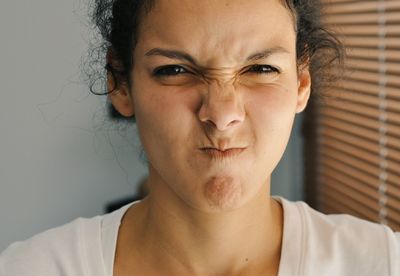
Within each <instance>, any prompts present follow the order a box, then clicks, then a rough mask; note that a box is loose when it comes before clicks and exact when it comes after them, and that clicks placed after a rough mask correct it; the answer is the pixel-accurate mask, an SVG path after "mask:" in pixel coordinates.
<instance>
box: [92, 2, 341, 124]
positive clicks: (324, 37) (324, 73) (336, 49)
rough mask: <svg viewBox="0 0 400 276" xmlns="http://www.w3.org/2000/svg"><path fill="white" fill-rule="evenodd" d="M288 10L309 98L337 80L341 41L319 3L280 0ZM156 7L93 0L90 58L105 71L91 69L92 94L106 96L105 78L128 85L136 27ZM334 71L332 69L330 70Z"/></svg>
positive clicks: (116, 113) (147, 4)
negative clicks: (96, 35)
mask: <svg viewBox="0 0 400 276" xmlns="http://www.w3.org/2000/svg"><path fill="white" fill-rule="evenodd" d="M282 1H283V4H284V5H285V6H286V8H287V9H288V10H289V11H290V13H291V15H292V17H293V20H294V24H295V29H296V32H297V41H296V51H297V65H298V68H301V66H302V65H308V66H309V68H310V74H311V79H312V93H311V94H312V96H317V97H318V96H320V93H318V92H319V91H320V90H321V88H322V87H325V86H329V85H330V84H331V83H332V82H333V81H334V80H335V79H336V77H337V72H340V71H341V70H337V68H338V67H342V60H343V53H344V51H343V47H342V44H341V43H340V41H339V40H338V39H337V38H336V37H335V35H333V34H332V33H331V32H330V31H328V30H327V29H325V28H324V26H323V24H322V21H321V4H320V3H319V1H318V0H282ZM154 4H155V0H92V4H91V6H90V7H91V9H92V11H93V12H92V15H91V17H92V21H93V23H94V24H95V26H96V27H97V28H98V30H99V32H100V34H101V36H102V41H101V42H100V46H99V47H98V48H96V49H95V51H96V52H97V53H96V54H95V55H92V57H96V58H97V59H96V60H95V61H94V60H92V62H98V64H99V65H100V66H101V67H100V68H103V69H104V70H105V71H103V72H102V73H100V72H98V71H96V70H93V68H95V67H93V66H91V68H92V70H91V71H92V72H91V73H89V80H90V89H91V92H92V93H94V94H97V95H106V94H109V93H112V92H113V90H111V91H107V89H106V88H105V86H104V85H103V86H101V87H102V90H103V91H102V92H98V91H96V90H97V89H96V88H95V87H97V86H96V82H98V81H101V82H103V84H105V83H106V80H105V78H106V75H107V74H111V76H112V77H113V78H114V83H115V88H116V87H118V85H119V84H121V83H123V82H126V83H128V84H129V85H130V82H131V80H130V77H129V76H130V73H131V70H132V67H133V62H134V60H133V49H134V48H135V45H136V43H137V40H138V26H139V24H140V20H141V18H143V16H145V15H146V14H147V13H148V12H149V11H151V9H152V7H153V6H154ZM107 53H111V54H112V57H113V60H117V61H118V66H115V65H114V66H113V65H112V64H111V63H109V62H107V61H106V55H107ZM332 68H335V70H332ZM99 74H101V76H99ZM109 107H110V115H111V117H114V118H117V117H120V115H119V114H118V112H117V111H116V110H115V109H114V108H113V107H112V105H111V104H110V105H109Z"/></svg>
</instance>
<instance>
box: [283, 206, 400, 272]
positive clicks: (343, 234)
mask: <svg viewBox="0 0 400 276" xmlns="http://www.w3.org/2000/svg"><path fill="white" fill-rule="evenodd" d="M283 203H284V207H285V208H284V209H285V212H286V211H288V212H289V214H288V215H289V216H291V217H293V216H299V219H298V222H299V224H301V225H298V226H297V227H298V230H299V231H300V227H301V231H302V232H303V234H302V235H301V238H300V239H301V240H302V241H301V246H299V247H301V255H302V257H301V258H302V261H301V262H302V264H301V266H302V271H304V273H305V274H304V275H349V276H350V275H371V276H372V275H388V276H390V275H393V276H394V275H400V233H395V232H393V231H392V230H391V229H390V228H388V227H387V226H384V225H380V224H377V223H372V222H369V221H366V220H362V219H359V218H356V217H354V216H350V215H326V214H323V213H321V212H318V211H316V210H314V209H312V208H311V207H309V206H308V205H307V204H306V203H304V202H290V201H287V200H283ZM285 214H286V213H285ZM292 226H294V225H292ZM292 228H293V227H292ZM290 231H297V230H296V229H291V230H290Z"/></svg>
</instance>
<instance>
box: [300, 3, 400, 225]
mask: <svg viewBox="0 0 400 276" xmlns="http://www.w3.org/2000/svg"><path fill="white" fill-rule="evenodd" d="M322 4H323V5H324V7H325V9H324V15H323V17H322V21H323V22H324V23H325V25H326V27H328V29H331V30H333V31H334V33H335V34H336V35H337V37H338V39H339V40H341V41H342V42H343V44H344V45H345V47H346V60H345V66H344V72H343V75H341V74H338V75H339V76H342V78H341V80H340V81H339V82H338V83H337V84H336V85H334V86H333V87H331V88H330V89H329V90H325V91H324V93H325V95H326V96H327V98H325V100H324V101H323V102H322V103H320V104H319V105H318V106H315V105H312V106H313V110H312V112H310V117H308V119H307V121H306V123H307V124H306V126H307V127H308V126H315V128H316V129H314V130H313V131H310V132H305V133H306V135H307V136H311V135H312V136H313V139H311V140H310V142H307V143H306V146H307V148H306V152H310V155H312V157H310V158H307V157H306V159H307V160H308V162H307V163H306V165H307V164H309V165H307V170H306V175H307V179H308V181H309V180H311V183H312V184H311V185H310V186H309V188H308V190H307V191H310V190H312V189H313V190H314V191H315V193H316V194H315V199H311V201H310V202H317V203H318V205H317V206H319V207H320V210H325V211H328V212H341V213H348V214H353V215H356V216H359V217H361V218H364V219H368V220H372V221H376V222H382V223H385V224H387V225H389V226H390V227H394V229H398V230H400V27H399V26H400V0H385V1H368V0H362V1H349V0H323V2H322ZM307 130H308V128H307ZM315 135H316V136H315ZM306 141H307V140H306ZM309 172H314V173H315V177H310V176H309V174H308V173H309ZM313 181H314V182H313Z"/></svg>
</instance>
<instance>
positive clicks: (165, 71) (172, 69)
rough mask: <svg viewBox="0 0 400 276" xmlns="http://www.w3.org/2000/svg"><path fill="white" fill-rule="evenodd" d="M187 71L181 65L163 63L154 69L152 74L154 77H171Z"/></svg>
mask: <svg viewBox="0 0 400 276" xmlns="http://www.w3.org/2000/svg"><path fill="white" fill-rule="evenodd" d="M186 73H189V71H187V70H186V69H185V68H184V67H183V66H181V65H165V66H160V67H157V68H156V69H154V71H153V76H155V77H172V76H178V75H180V74H186Z"/></svg>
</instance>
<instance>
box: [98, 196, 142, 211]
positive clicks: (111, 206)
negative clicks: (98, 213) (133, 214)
mask: <svg viewBox="0 0 400 276" xmlns="http://www.w3.org/2000/svg"><path fill="white" fill-rule="evenodd" d="M141 199H142V197H141V196H131V197H126V198H123V199H118V200H115V201H111V202H109V203H107V204H106V207H105V212H106V213H111V212H113V211H115V210H118V209H119V208H121V207H122V206H125V205H126V204H128V203H131V202H133V201H136V200H141Z"/></svg>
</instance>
